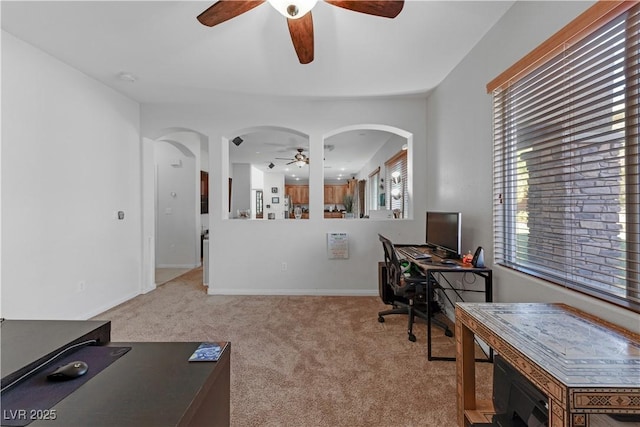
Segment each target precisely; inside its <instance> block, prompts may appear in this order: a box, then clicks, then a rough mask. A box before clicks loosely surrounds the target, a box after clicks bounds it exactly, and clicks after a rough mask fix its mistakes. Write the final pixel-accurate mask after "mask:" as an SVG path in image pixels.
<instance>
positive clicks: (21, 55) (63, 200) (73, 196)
mask: <svg viewBox="0 0 640 427" xmlns="http://www.w3.org/2000/svg"><path fill="white" fill-rule="evenodd" d="M139 121H140V117H139V105H138V104H137V103H135V102H133V101H131V100H130V99H128V98H125V97H124V96H122V95H120V94H118V93H116V92H114V91H113V90H111V89H108V88H106V87H105V86H104V85H102V84H100V83H97V82H96V81H94V80H92V79H90V78H88V77H87V76H86V75H84V74H82V73H80V72H79V71H77V70H75V69H72V68H70V67H68V66H67V65H65V64H63V63H62V62H60V61H58V60H57V59H54V58H52V57H51V56H49V55H47V54H45V53H43V52H41V51H39V50H36V49H34V48H32V47H31V46H30V45H28V44H26V43H24V42H22V41H20V40H17V39H16V38H14V37H13V36H11V35H10V34H8V33H6V32H2V247H3V251H2V260H1V263H2V277H1V286H2V293H1V295H2V303H1V307H2V316H3V317H6V318H33V319H84V318H87V317H90V316H92V315H95V314H98V313H100V312H102V311H104V310H105V309H108V308H110V307H112V306H114V305H116V304H119V303H121V302H123V301H125V300H127V299H129V298H131V297H133V296H135V295H136V294H138V293H139V292H140V291H141V255H140V254H141V222H140V215H141V211H140V207H141V202H140V200H141V181H140V161H141V157H140V156H141V146H140V137H139ZM117 211H124V213H125V218H124V220H121V221H120V220H117V219H116V218H115V213H116V212H117Z"/></svg>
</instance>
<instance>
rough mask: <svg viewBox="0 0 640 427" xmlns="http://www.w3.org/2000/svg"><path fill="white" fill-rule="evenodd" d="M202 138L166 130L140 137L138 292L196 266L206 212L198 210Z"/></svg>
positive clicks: (204, 157)
mask: <svg viewBox="0 0 640 427" xmlns="http://www.w3.org/2000/svg"><path fill="white" fill-rule="evenodd" d="M208 148H209V147H208V140H207V138H206V137H205V136H204V135H203V134H201V133H199V132H196V131H193V130H190V129H183V128H172V129H167V130H165V131H163V133H162V135H161V136H160V137H158V138H156V139H154V140H144V141H143V232H144V233H145V247H144V248H143V262H144V263H145V265H146V266H147V268H146V277H145V281H144V285H143V286H144V289H143V291H147V290H151V289H153V288H155V287H156V286H157V285H161V284H163V283H166V282H167V281H169V280H171V279H173V278H175V277H177V276H179V275H181V274H184V273H185V272H187V271H189V270H192V269H194V268H198V267H200V266H201V264H202V256H203V249H204V248H203V236H204V235H205V233H208V230H209V221H208V213H205V214H203V213H202V209H201V185H202V182H201V176H202V173H203V172H206V173H208V170H209V167H208V164H209V156H208Z"/></svg>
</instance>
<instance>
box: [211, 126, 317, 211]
mask: <svg viewBox="0 0 640 427" xmlns="http://www.w3.org/2000/svg"><path fill="white" fill-rule="evenodd" d="M223 145H226V146H227V147H228V158H229V161H228V167H229V192H228V205H227V206H228V210H229V211H228V218H230V219H267V220H268V219H271V220H281V219H290V218H293V217H294V211H295V210H296V208H299V210H300V211H301V213H302V212H303V215H304V217H305V218H308V215H309V200H308V197H309V196H308V195H309V193H308V188H309V162H310V161H311V160H310V157H309V137H308V135H306V134H304V133H302V132H299V131H297V130H294V129H289V128H284V127H277V126H258V127H251V128H245V129H241V130H237V131H235V132H234V133H232V134H229V135H228V136H227V137H225V138H223ZM303 188H306V189H307V191H306V193H303V192H300V191H299V190H301V189H303ZM305 194H306V198H305V197H304V195H305ZM301 217H302V215H301Z"/></svg>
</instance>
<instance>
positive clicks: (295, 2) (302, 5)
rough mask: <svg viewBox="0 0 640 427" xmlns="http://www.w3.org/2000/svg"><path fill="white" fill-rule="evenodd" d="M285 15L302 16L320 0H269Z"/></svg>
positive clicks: (294, 17) (292, 17) (291, 17)
mask: <svg viewBox="0 0 640 427" xmlns="http://www.w3.org/2000/svg"><path fill="white" fill-rule="evenodd" d="M267 1H268V2H269V4H271V6H273V8H274V9H275V10H277V11H278V12H280V13H281V14H282V15H283V16H284V17H286V18H290V19H298V18H302V17H303V16H304V15H306V14H307V12H309V11H310V10H311V9H313V7H314V6H315V5H316V3H318V0H267Z"/></svg>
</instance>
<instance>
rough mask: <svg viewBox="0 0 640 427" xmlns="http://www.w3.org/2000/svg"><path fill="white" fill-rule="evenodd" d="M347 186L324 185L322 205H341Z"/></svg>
mask: <svg viewBox="0 0 640 427" xmlns="http://www.w3.org/2000/svg"><path fill="white" fill-rule="evenodd" d="M347 191H348V189H347V184H343V185H325V186H324V204H325V205H341V204H343V199H344V196H345V194H347Z"/></svg>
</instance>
